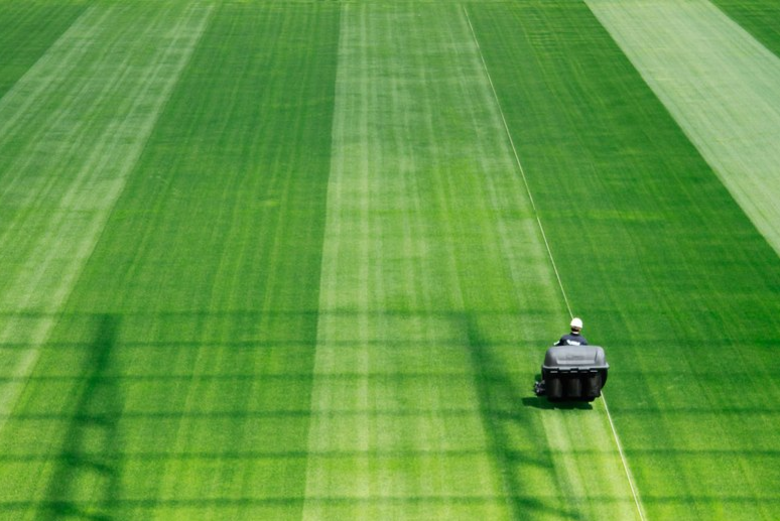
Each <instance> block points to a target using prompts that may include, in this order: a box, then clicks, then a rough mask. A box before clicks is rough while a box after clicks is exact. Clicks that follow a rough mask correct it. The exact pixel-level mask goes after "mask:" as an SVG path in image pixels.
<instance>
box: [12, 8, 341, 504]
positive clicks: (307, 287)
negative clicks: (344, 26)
mask: <svg viewBox="0 0 780 521" xmlns="http://www.w3.org/2000/svg"><path fill="white" fill-rule="evenodd" d="M158 11H159V8H156V7H155V8H150V7H148V6H147V7H145V8H144V12H152V13H154V12H158ZM134 16H135V17H136V18H139V17H138V16H137V15H134ZM179 17H180V15H177V16H176V17H175V18H174V20H176V19H178V18H179ZM337 20H338V10H337V9H334V8H333V7H326V8H322V9H313V8H312V6H306V7H304V8H298V9H296V8H291V9H285V10H278V9H271V8H265V9H257V7H256V6H253V7H252V8H249V6H225V7H223V8H221V9H219V10H218V11H217V12H215V13H214V14H213V15H212V18H211V20H210V23H209V26H208V31H207V33H206V34H204V35H203V37H202V38H200V39H199V41H198V45H197V49H196V51H195V53H194V54H193V56H192V58H191V60H190V62H189V63H188V66H187V68H186V69H185V70H184V72H183V74H182V75H181V77H180V78H178V81H177V85H176V90H175V91H174V92H173V94H172V95H171V96H170V98H169V99H168V100H167V103H166V105H165V110H164V111H163V112H162V114H160V116H159V120H158V122H157V124H156V126H155V128H154V132H153V133H152V135H151V136H150V137H149V139H148V142H146V143H145V148H144V154H143V156H141V157H140V158H139V159H138V163H137V165H136V166H135V168H133V170H132V172H131V175H130V176H129V179H128V180H127V182H126V186H125V187H124V190H123V192H122V196H121V198H120V199H119V200H118V201H117V203H116V205H115V206H114V207H113V208H111V215H110V218H109V219H108V221H107V223H106V224H105V227H104V229H103V233H102V236H101V241H100V243H99V244H98V245H97V246H96V247H95V248H94V251H93V252H92V253H91V256H90V257H89V261H88V262H87V264H86V266H85V267H84V268H83V272H82V273H81V275H80V277H79V279H78V283H77V284H75V287H74V288H73V290H72V292H71V293H70V295H69V298H68V301H67V304H66V305H64V306H63V311H64V315H63V316H62V317H61V318H60V319H59V321H58V323H57V327H56V328H55V329H54V332H53V333H52V334H51V336H50V338H49V340H48V341H47V342H46V344H45V348H44V350H43V353H42V355H41V357H40V362H39V363H38V365H37V367H36V370H35V373H34V374H33V375H32V377H31V379H30V381H29V382H30V383H29V384H28V385H27V387H26V388H25V392H24V394H23V395H22V397H21V399H20V402H19V405H18V406H17V408H16V409H15V410H16V414H15V416H14V418H12V419H11V420H10V421H9V422H8V425H6V427H5V429H4V432H3V440H4V441H5V446H7V447H8V449H7V450H6V452H5V454H6V455H7V458H8V460H9V462H7V463H5V465H6V468H7V470H8V473H4V474H5V475H6V476H9V477H10V476H12V475H13V478H12V479H13V482H14V483H26V484H27V485H26V486H25V487H23V488H21V489H18V490H16V492H15V493H10V489H14V488H15V487H6V486H4V487H3V489H4V491H5V492H4V497H3V500H4V502H6V503H10V504H12V505H14V504H15V505H17V507H16V508H17V510H10V512H17V513H18V512H28V513H34V510H35V506H36V503H37V504H38V506H39V508H38V509H39V511H41V512H43V513H44V514H45V513H46V512H49V513H51V512H54V513H60V514H62V513H63V512H65V511H66V509H67V508H70V507H78V508H82V507H81V505H82V503H80V501H82V500H86V499H89V500H91V501H92V502H93V505H92V507H90V508H98V509H101V508H102V509H103V511H104V512H111V513H113V514H115V515H117V516H120V517H142V518H152V517H157V518H160V519H169V518H171V517H179V518H192V514H193V513H196V512H197V517H199V518H204V517H211V518H226V517H234V516H240V517H245V518H278V517H282V516H288V517H290V518H295V517H298V516H299V514H298V516H296V514H295V512H296V510H297V511H298V512H299V511H300V505H301V501H302V494H303V491H302V489H301V487H302V485H303V483H304V477H305V476H304V475H302V473H303V472H305V463H306V454H305V448H306V441H307V437H306V432H307V428H308V410H309V407H308V400H309V398H310V394H311V386H310V383H309V382H310V379H311V377H310V373H311V367H312V364H313V348H314V338H315V337H314V335H315V334H316V324H317V322H316V307H317V295H318V287H319V284H318V280H319V271H320V265H321V262H320V259H321V251H322V248H321V244H322V234H323V224H324V221H323V219H324V207H323V204H324V197H325V194H326V187H327V180H328V168H329V155H330V127H331V116H330V114H331V112H332V107H333V105H332V103H333V86H334V74H335V69H334V66H335V42H336V40H335V38H336V37H337V35H338V31H337V30H336V28H335V26H334V24H335V23H336V22H337ZM137 21H138V22H139V23H143V17H140V19H139V20H137ZM107 29H108V28H107ZM161 34H163V33H161ZM150 43H153V40H152V42H150ZM92 49H93V48H90V49H87V52H93V53H94V54H93V55H92V56H90V55H88V54H86V53H85V54H86V56H87V58H89V59H93V60H94V59H95V55H97V56H100V53H101V49H100V47H99V45H97V44H96V45H95V47H94V51H93V50H92ZM118 52H123V53H127V54H128V55H130V56H131V57H132V56H133V52H134V49H133V48H132V47H129V48H121V49H118ZM87 58H85V59H87ZM75 81H78V79H76V80H75ZM125 95H126V96H130V95H131V93H125ZM144 95H146V96H147V97H146V98H143V96H144ZM149 97H150V93H149V92H142V93H139V94H138V98H139V102H146V103H148V99H149ZM111 116H113V117H116V116H114V114H113V113H110V114H109V117H111ZM83 148H85V149H87V150H88V149H89V146H88V145H85V146H84V147H83ZM63 184H65V183H63ZM93 194H94V192H93ZM95 195H97V194H95ZM35 210H36V213H35V215H38V214H40V213H41V210H42V209H41V208H40V207H38V208H35ZM31 213H32V212H31ZM30 262H31V261H30ZM12 298H13V295H10V296H9V300H12ZM16 298H18V296H17V297H16ZM104 316H105V317H109V318H108V319H104V318H101V317H104ZM93 317H94V318H93ZM106 320H108V321H109V322H108V323H113V324H115V325H114V326H113V329H114V330H115V331H114V333H113V335H110V336H109V341H106V342H103V343H102V344H101V343H98V344H97V345H100V346H101V349H105V350H107V351H109V352H110V357H109V355H108V354H106V357H108V358H107V360H105V361H103V362H101V363H97V361H96V360H95V359H94V358H93V357H92V356H90V354H89V351H90V350H91V349H92V350H93V349H94V348H95V347H96V342H97V340H94V341H93V337H94V338H100V337H101V336H105V335H106V333H105V332H104V329H105V328H104V326H103V324H104V323H105V322H106ZM22 347H23V346H22ZM92 378H96V379H97V381H98V382H99V383H98V384H96V385H91V384H90V382H91V381H92V380H91V379H92ZM106 379H109V382H110V383H111V386H108V387H107V384H105V383H104V381H105V380H106ZM110 379H113V380H110ZM112 386H113V387H112ZM104 402H108V403H104ZM102 407H109V408H115V409H116V410H117V411H115V412H121V417H119V418H114V423H112V424H111V425H109V426H105V427H103V429H104V430H103V433H104V434H109V433H110V435H111V437H112V438H113V437H115V436H116V437H117V439H115V440H112V441H110V442H108V441H106V442H105V443H104V444H101V443H99V442H96V441H94V440H89V439H88V438H89V437H90V436H92V434H91V432H90V431H91V429H94V427H90V426H89V424H88V422H87V421H86V420H85V418H84V416H85V415H86V416H88V417H89V416H90V415H93V416H94V415H95V413H93V412H92V411H91V410H92V408H97V409H98V410H101V408H102ZM31 428H32V429H33V430H34V431H35V432H39V433H41V434H38V435H36V437H37V438H39V439H42V440H43V441H44V443H41V444H39V445H36V446H34V447H30V446H29V445H27V444H19V443H18V442H15V440H18V439H19V438H20V437H21V438H24V437H25V434H26V433H29V432H30V431H31ZM43 433H46V434H45V435H44V434H43ZM90 444H91V445H90ZM95 452H97V456H96V457H97V458H98V459H100V458H104V459H107V460H108V462H109V463H110V473H108V472H107V473H104V474H101V473H99V472H95V471H94V470H91V469H90V468H89V467H86V468H85V467H84V466H83V464H84V463H85V462H86V461H87V460H89V459H90V458H91V457H94V456H93V453H95ZM74 453H75V454H74ZM74 460H75V461H74ZM92 481H97V482H98V484H99V486H97V487H95V488H94V490H93V491H92V493H91V494H89V493H88V492H87V490H88V487H89V485H90V483H91V482H92ZM7 484H10V483H7ZM31 493H32V494H31ZM29 507H32V508H29ZM83 508H86V507H83Z"/></svg>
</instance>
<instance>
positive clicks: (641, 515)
mask: <svg viewBox="0 0 780 521" xmlns="http://www.w3.org/2000/svg"><path fill="white" fill-rule="evenodd" d="M463 13H464V14H465V15H466V22H468V25H469V29H470V30H471V36H472V37H473V38H474V43H475V44H476V46H477V52H478V53H479V57H480V59H481V60H482V66H483V67H484V69H485V75H486V76H487V79H488V82H489V83H490V89H491V90H492V91H493V97H494V98H495V100H496V106H497V107H498V112H499V114H500V115H501V121H502V122H503V123H504V130H505V131H506V137H507V138H508V139H509V145H510V146H511V147H512V153H513V154H514V155H515V162H516V163H517V167H518V169H519V171H520V175H521V176H522V178H523V184H524V185H525V190H526V192H527V194H528V199H529V200H530V202H531V209H532V210H533V212H534V215H535V216H536V222H537V224H538V225H539V232H540V233H541V234H542V239H543V240H544V246H545V248H546V249H547V255H548V257H549V258H550V264H552V268H553V271H554V272H555V278H556V279H557V280H558V287H559V288H560V289H561V295H563V301H564V302H565V303H566V309H568V311H569V316H570V317H573V316H574V314H573V313H572V310H571V305H569V299H568V297H567V296H566V290H564V288H563V282H562V281H561V276H560V273H559V272H558V267H557V266H556V264H555V259H554V258H553V254H552V250H551V249H550V243H549V242H548V241H547V234H546V233H545V232H544V226H542V220H541V219H540V218H539V212H538V210H537V208H536V203H534V197H533V194H532V193H531V187H530V186H529V184H528V179H527V178H526V175H525V169H524V168H523V164H522V163H521V162H520V155H519V154H518V153H517V147H515V141H514V140H513V139H512V134H511V133H510V131H509V125H508V124H507V122H506V117H505V116H504V109H503V108H501V101H500V100H499V99H498V92H497V91H496V87H495V85H494V84H493V78H492V76H491V75H490V70H489V69H488V66H487V62H486V61H485V55H484V54H482V47H480V45H479V40H478V39H477V33H476V32H475V31H474V26H473V25H472V24H471V17H470V16H469V12H468V9H466V6H465V5H464V6H463ZM601 397H602V399H603V401H604V410H605V411H606V412H607V419H608V420H609V426H610V428H611V429H612V435H613V436H614V438H615V443H616V444H617V448H618V453H619V454H620V460H621V461H622V462H623V468H624V469H625V471H626V478H627V479H628V485H629V487H630V488H631V494H633V496H634V503H635V504H636V509H637V512H639V518H640V519H641V520H642V521H646V518H645V514H644V512H643V509H642V505H641V502H640V500H639V492H638V491H637V488H636V487H635V486H634V479H633V477H632V475H631V470H630V469H629V467H628V461H626V456H625V454H624V453H623V445H622V444H621V443H620V437H619V436H618V433H617V430H616V429H615V423H614V422H613V421H612V414H610V412H609V407H608V406H607V397H606V395H604V393H602V395H601Z"/></svg>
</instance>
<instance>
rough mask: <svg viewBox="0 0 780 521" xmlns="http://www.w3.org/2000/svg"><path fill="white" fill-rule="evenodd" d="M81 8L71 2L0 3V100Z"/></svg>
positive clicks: (72, 20)
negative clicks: (52, 3) (57, 3)
mask: <svg viewBox="0 0 780 521" xmlns="http://www.w3.org/2000/svg"><path fill="white" fill-rule="evenodd" d="M85 8H86V6H85V5H83V4H81V3H73V2H68V3H64V4H59V5H56V4H55V5H51V4H49V3H37V2H10V3H9V2H0V99H2V97H3V96H4V95H5V93H6V92H8V90H9V89H10V88H11V87H13V85H14V84H15V83H16V82H17V81H18V80H19V78H21V77H22V76H23V75H24V73H25V72H27V70H28V69H29V68H30V67H32V66H33V65H34V64H35V62H36V61H38V59H39V58H40V57H41V56H43V54H44V53H45V52H46V50H47V49H48V48H49V47H50V46H51V45H52V44H53V43H54V42H55V41H57V38H59V37H60V36H61V35H62V33H64V32H65V31H66V30H67V29H68V27H70V25H71V24H72V23H73V22H74V21H75V20H76V18H78V17H79V15H80V14H81V13H82V12H83V11H84V9H85Z"/></svg>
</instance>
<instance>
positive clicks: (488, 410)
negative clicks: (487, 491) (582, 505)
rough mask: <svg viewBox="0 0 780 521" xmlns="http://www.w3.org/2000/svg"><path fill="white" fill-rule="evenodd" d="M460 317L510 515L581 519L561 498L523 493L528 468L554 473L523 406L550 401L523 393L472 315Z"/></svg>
mask: <svg viewBox="0 0 780 521" xmlns="http://www.w3.org/2000/svg"><path fill="white" fill-rule="evenodd" d="M462 320H463V324H464V327H465V330H466V335H467V340H468V344H467V346H466V347H467V348H468V351H469V355H470V358H471V362H472V365H473V368H474V383H475V387H476V390H477V396H478V398H479V407H480V412H481V417H482V423H483V426H484V429H485V432H486V434H487V436H488V442H489V444H490V447H489V448H490V451H491V452H492V456H493V458H494V460H495V462H496V465H497V466H498V469H499V471H500V473H501V476H502V478H503V480H504V488H505V490H506V493H507V496H508V502H509V507H510V509H511V516H512V519H517V520H520V519H533V518H535V517H539V516H543V515H544V516H549V515H551V514H552V515H554V516H556V517H557V518H559V519H580V516H579V515H578V513H577V512H576V510H572V509H571V508H569V507H567V506H565V505H561V504H560V503H559V502H556V501H554V500H553V501H545V500H543V499H536V498H534V497H532V496H533V494H532V493H531V492H530V491H529V493H524V491H523V485H524V484H525V483H528V482H529V480H530V479H531V478H530V476H528V475H525V474H524V472H525V471H527V469H528V468H529V467H537V468H542V469H544V470H546V471H548V472H550V473H554V464H553V461H552V460H551V458H550V454H549V447H547V440H546V438H543V437H542V438H541V439H540V438H539V435H540V433H539V432H538V429H537V428H535V426H534V425H532V423H531V419H530V418H529V417H528V414H527V412H524V410H523V409H524V407H527V406H529V401H530V400H533V401H535V402H536V403H537V404H538V406H539V407H540V408H543V409H546V408H550V409H551V408H553V407H552V404H549V402H547V400H544V401H543V402H542V401H539V399H538V398H537V397H533V398H529V397H527V396H523V395H522V394H521V393H520V392H519V391H518V389H519V388H518V386H517V385H516V383H515V382H513V381H512V379H511V377H510V376H509V374H508V373H506V372H505V371H504V369H503V365H502V363H501V362H500V361H499V360H496V359H494V357H493V355H492V354H491V345H490V342H489V341H488V340H487V339H485V338H484V337H483V335H482V334H481V332H480V330H479V326H478V324H477V321H476V319H475V317H474V316H472V315H468V314H466V315H464V316H463V319H462ZM529 387H530V386H529ZM529 392H531V391H530V389H529ZM545 404H549V405H550V406H549V407H547V406H546V405H545ZM515 439H522V440H523V444H524V446H528V445H529V444H530V445H532V446H533V449H531V450H529V449H524V450H518V449H517V448H515V445H514V444H513V440H515ZM551 493H554V491H551Z"/></svg>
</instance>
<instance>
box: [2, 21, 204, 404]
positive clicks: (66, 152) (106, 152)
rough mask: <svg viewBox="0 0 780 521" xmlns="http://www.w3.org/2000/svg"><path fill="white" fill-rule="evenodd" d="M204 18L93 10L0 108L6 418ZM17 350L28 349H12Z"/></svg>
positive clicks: (52, 49)
mask: <svg viewBox="0 0 780 521" xmlns="http://www.w3.org/2000/svg"><path fill="white" fill-rule="evenodd" d="M208 14H209V10H207V9H204V8H199V7H191V8H188V9H186V10H185V12H184V13H182V12H181V10H179V9H173V8H167V9H160V8H149V6H144V7H120V6H115V7H93V8H90V9H89V10H88V11H86V12H85V13H84V14H83V15H82V16H81V17H80V18H79V19H78V20H77V21H76V23H74V24H73V26H72V27H71V28H70V29H69V30H68V31H67V32H66V33H65V34H63V36H62V37H61V38H60V39H59V40H58V41H57V42H56V43H55V44H54V45H53V46H52V48H51V49H50V50H49V51H48V52H47V53H46V54H45V55H44V56H43V57H42V58H41V59H40V60H39V61H38V62H37V63H36V65H35V66H33V67H32V68H31V69H30V70H29V71H28V72H27V74H26V75H25V76H24V77H22V78H21V79H20V80H19V82H18V83H17V84H16V85H15V86H14V87H13V88H12V89H11V90H10V91H9V92H8V93H7V94H6V96H4V97H3V99H2V100H0V153H2V155H3V157H4V158H8V159H7V160H5V161H4V163H3V165H2V166H0V180H2V186H0V208H2V209H3V213H4V219H3V220H2V223H0V251H2V267H3V278H4V282H3V286H2V291H0V313H2V322H1V323H0V342H3V343H12V344H14V346H15V347H14V348H12V349H10V350H6V349H3V351H4V352H3V359H4V360H5V364H4V367H3V374H5V375H9V376H13V378H15V381H13V382H11V383H6V384H4V385H3V386H2V387H0V397H2V398H0V414H2V415H3V417H6V416H7V415H8V414H9V413H10V411H11V410H12V408H13V404H14V401H15V396H16V395H17V394H18V391H19V389H21V387H22V385H23V382H24V378H25V376H26V375H27V374H29V372H30V371H31V370H32V367H33V366H34V364H35V361H36V360H37V352H38V348H39V347H40V345H41V344H42V343H43V342H45V340H46V338H47V336H48V334H49V331H50V329H51V327H52V325H53V323H54V321H55V317H56V313H57V312H58V311H60V310H61V307H62V306H63V304H64V302H65V301H66V299H67V297H68V295H69V294H70V292H71V290H72V288H73V286H74V284H75V283H76V280H77V279H78V276H79V274H80V273H81V270H82V268H83V266H84V264H85V263H86V261H87V259H88V258H89V256H90V254H91V252H92V251H93V249H94V247H95V244H96V243H97V241H98V239H99V237H100V233H101V231H102V229H103V226H104V225H105V222H106V220H107V219H108V216H109V214H110V212H111V209H112V208H113V206H114V203H115V202H116V200H117V198H118V197H119V195H120V194H121V192H122V189H123V187H124V184H125V181H126V179H127V177H128V175H129V174H130V172H131V171H132V169H133V167H134V165H135V164H136V161H137V160H138V157H139V155H140V153H141V150H142V149H143V146H144V144H145V142H146V140H147V138H148V137H149V135H150V133H151V131H152V129H153V127H154V124H155V121H156V118H157V116H158V114H159V112H160V110H161V109H162V107H163V105H164V103H165V101H166V100H167V99H168V96H169V95H170V93H171V91H172V90H173V87H174V85H175V83H176V80H177V79H178V77H179V75H180V73H181V71H182V70H183V68H184V66H185V65H186V63H187V61H188V60H189V57H190V54H191V52H192V50H193V49H194V47H195V44H196V43H197V41H198V39H199V37H200V35H201V33H202V32H203V30H204V28H205V25H206V21H207V19H208ZM19 346H23V347H24V349H19Z"/></svg>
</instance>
